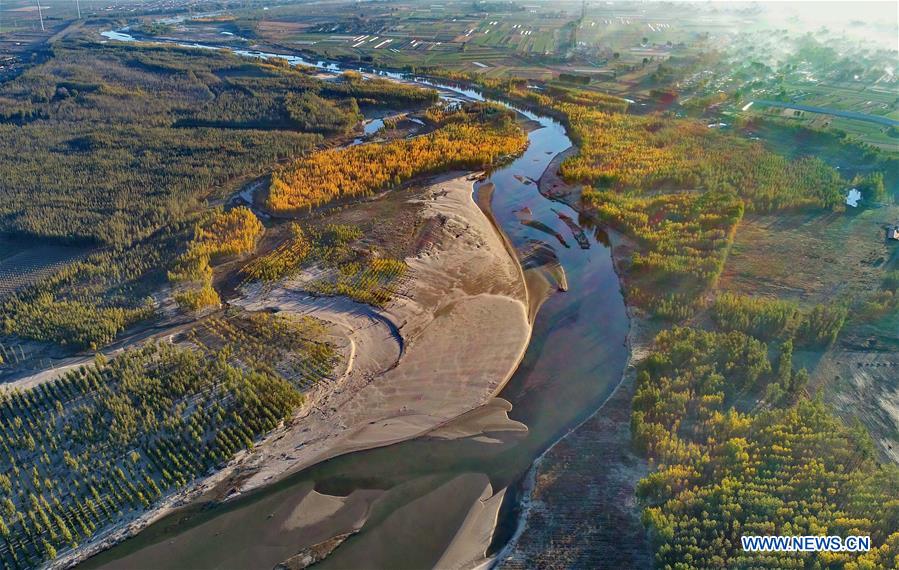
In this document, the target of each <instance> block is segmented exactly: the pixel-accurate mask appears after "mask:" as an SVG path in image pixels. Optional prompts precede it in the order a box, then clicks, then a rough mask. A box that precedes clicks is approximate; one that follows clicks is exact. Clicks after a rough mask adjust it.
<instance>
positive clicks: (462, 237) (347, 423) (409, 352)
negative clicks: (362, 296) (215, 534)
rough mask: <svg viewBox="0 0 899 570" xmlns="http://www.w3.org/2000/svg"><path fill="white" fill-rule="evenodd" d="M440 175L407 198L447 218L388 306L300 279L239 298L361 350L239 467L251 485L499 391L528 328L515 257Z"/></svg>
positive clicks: (242, 483) (241, 485)
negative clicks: (314, 324)
mask: <svg viewBox="0 0 899 570" xmlns="http://www.w3.org/2000/svg"><path fill="white" fill-rule="evenodd" d="M472 184H473V182H472V181H471V180H470V177H468V176H465V175H463V176H459V175H458V174H456V175H452V176H445V177H442V178H440V179H438V180H437V181H435V182H434V183H433V184H432V185H431V186H430V187H429V188H428V189H427V190H426V191H425V193H424V194H423V196H421V197H418V198H412V200H414V201H416V202H419V203H420V204H422V205H423V206H424V216H425V217H426V218H437V219H438V220H440V225H439V231H438V232H437V233H438V235H437V237H436V239H435V240H434V241H433V245H432V246H431V247H430V248H429V249H428V250H426V251H423V252H421V253H419V254H418V255H416V256H415V257H411V258H408V259H407V260H406V262H407V264H408V265H409V268H410V273H411V275H412V279H411V281H410V285H409V287H408V290H407V291H405V294H404V295H403V296H402V297H400V298H398V299H397V300H396V301H395V302H394V303H393V304H391V305H390V306H389V307H388V308H387V309H385V310H382V311H375V310H374V309H372V308H370V307H367V306H364V305H359V304H358V303H353V302H352V301H348V300H346V299H332V298H314V297H309V296H307V295H305V294H304V293H302V292H300V291H299V288H300V287H301V286H302V283H301V282H295V283H286V284H284V286H283V287H278V288H275V289H271V290H263V289H262V288H255V289H252V290H248V291H247V295H246V297H245V298H243V299H242V300H240V301H238V302H237V303H236V304H240V305H243V306H244V307H245V308H247V309H250V310H260V309H267V308H277V309H280V310H281V311H284V312H287V313H300V314H310V315H314V316H315V317H317V318H319V319H322V320H324V321H326V322H330V323H332V324H333V325H334V326H335V327H336V328H338V329H343V330H344V331H345V333H346V337H347V340H348V343H349V344H350V345H351V346H353V347H354V351H353V353H354V356H353V358H352V359H351V362H350V364H349V366H348V371H347V373H346V374H345V377H344V378H343V380H342V382H340V385H339V386H337V387H336V389H333V390H330V391H328V393H325V394H320V395H318V396H316V397H313V398H312V399H313V400H314V401H313V404H312V405H311V406H309V407H308V408H307V409H305V410H304V411H303V413H302V414H301V416H300V417H297V418H295V420H294V421H293V422H292V423H291V424H290V425H289V426H286V427H285V428H283V429H280V430H277V431H276V432H275V433H273V434H271V435H270V436H269V437H268V438H266V441H265V442H263V443H262V444H260V445H258V446H257V447H256V449H255V450H254V451H253V452H252V453H251V454H249V455H248V456H247V457H245V458H244V459H243V460H242V461H240V462H239V465H237V466H236V467H237V469H235V471H236V472H239V474H240V480H239V481H235V489H237V490H238V491H245V490H249V489H252V488H255V487H258V486H260V485H263V484H266V483H269V482H271V481H272V480H274V479H277V478H279V477H281V476H283V475H285V474H287V473H292V472H295V471H297V470H299V469H302V468H304V467H307V466H309V465H312V464H314V463H318V462H320V461H323V460H325V459H328V458H331V457H335V456H337V455H341V454H344V453H348V452H351V451H357V450H361V449H367V448H371V447H377V446H382V445H387V444H390V443H395V442H398V441H402V440H405V439H409V438H412V437H415V436H417V435H421V434H423V433H425V432H427V431H429V430H431V429H434V428H436V427H438V426H440V425H441V424H443V423H445V422H447V421H449V420H451V419H453V418H455V417H457V416H459V415H461V414H464V413H465V412H468V411H469V410H472V409H473V408H476V407H478V406H480V405H482V404H484V403H486V402H488V401H489V400H490V399H491V398H492V397H493V396H495V395H496V394H497V393H498V392H499V391H500V390H501V389H502V387H503V386H504V385H505V383H506V381H508V379H509V377H510V376H511V375H512V373H513V372H514V371H515V368H516V367H517V366H518V363H519V361H520V360H521V358H522V357H523V355H524V351H525V349H526V348H527V344H528V340H529V338H530V333H531V324H530V322H529V320H528V311H527V300H528V299H527V289H526V287H525V283H524V277H523V274H522V271H521V268H520V267H519V265H518V263H517V261H516V260H515V259H514V258H513V257H512V256H511V255H510V252H509V251H508V250H507V249H506V247H505V244H504V243H503V240H502V237H501V236H500V234H499V233H498V232H497V231H496V230H495V228H494V227H493V226H492V225H491V224H490V223H489V221H488V220H487V218H486V217H485V216H484V214H483V213H482V212H481V210H480V209H479V208H478V207H477V205H476V204H475V203H474V201H473V200H472V198H471V193H472Z"/></svg>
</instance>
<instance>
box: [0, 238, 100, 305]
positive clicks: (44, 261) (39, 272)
mask: <svg viewBox="0 0 899 570" xmlns="http://www.w3.org/2000/svg"><path fill="white" fill-rule="evenodd" d="M89 251H90V248H85V247H78V246H64V245H51V244H48V245H33V244H27V245H26V244H23V243H21V242H16V241H13V240H8V239H4V238H0V299H2V298H3V297H5V296H7V295H9V294H11V293H15V292H16V291H18V290H20V289H22V288H24V287H26V286H28V285H31V284H33V283H36V282H37V281H39V280H40V279H42V278H44V277H48V276H50V275H51V274H53V273H55V272H56V271H58V270H59V269H61V268H62V267H64V266H65V265H68V264H69V263H71V262H73V261H76V260H78V259H80V258H82V257H83V256H85V255H86V254H87V253H88V252H89Z"/></svg>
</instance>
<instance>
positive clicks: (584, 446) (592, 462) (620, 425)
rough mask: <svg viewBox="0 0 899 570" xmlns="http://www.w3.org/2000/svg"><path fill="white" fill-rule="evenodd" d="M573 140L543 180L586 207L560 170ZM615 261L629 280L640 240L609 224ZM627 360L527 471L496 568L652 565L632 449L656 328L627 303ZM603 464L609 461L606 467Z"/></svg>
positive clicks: (639, 468)
mask: <svg viewBox="0 0 899 570" xmlns="http://www.w3.org/2000/svg"><path fill="white" fill-rule="evenodd" d="M577 150H578V149H577V148H576V147H571V148H570V149H568V150H567V151H565V152H564V153H560V154H559V155H557V156H556V157H555V158H554V159H553V161H552V162H551V163H550V165H549V166H548V167H547V169H546V171H545V172H544V174H543V176H541V177H540V180H539V189H540V192H541V194H543V195H544V196H546V197H548V198H550V199H553V200H558V201H561V202H563V203H565V204H567V205H569V206H570V207H571V208H573V209H575V210H578V211H581V207H580V206H581V205H580V191H581V188H580V187H579V186H573V185H569V184H567V183H566V182H565V181H564V180H563V179H562V178H561V177H560V176H559V174H558V170H559V166H560V165H561V163H562V161H564V160H565V158H567V157H568V156H571V155H574V154H576V153H577ZM607 235H608V239H609V242H610V243H609V245H610V248H611V251H612V261H613V264H614V267H615V273H616V274H617V275H618V279H619V283H620V284H621V286H622V287H623V283H624V282H623V273H622V269H623V264H624V263H626V262H628V261H629V259H630V255H631V252H632V250H633V247H634V244H632V243H631V242H630V240H629V239H628V238H627V237H626V236H623V235H622V234H620V233H618V232H615V231H607ZM626 310H627V315H628V320H629V329H628V333H627V337H626V348H627V353H628V360H627V365H626V367H625V370H624V373H623V374H622V377H621V381H620V383H619V384H618V385H617V386H616V387H615V389H614V391H613V392H612V393H611V395H610V396H609V397H608V399H607V400H606V401H605V402H603V404H602V405H601V406H599V408H598V409H597V410H596V411H595V412H594V413H593V414H592V415H591V416H590V417H588V418H587V419H586V420H584V421H583V422H582V423H580V424H579V425H577V426H575V427H573V428H572V429H571V430H569V431H568V433H567V434H565V435H564V436H563V437H561V438H560V439H559V440H558V441H556V443H554V444H553V445H552V446H550V447H549V448H548V449H547V450H546V451H545V452H544V453H543V454H542V455H541V456H540V457H539V458H537V460H536V461H535V462H534V464H533V466H532V467H531V469H530V471H529V472H528V474H527V475H526V477H525V481H524V485H523V487H524V488H523V490H522V496H523V498H522V501H521V507H520V514H519V520H518V526H517V529H516V531H515V533H514V535H513V537H512V539H511V540H510V541H509V543H508V544H507V545H506V546H505V547H504V548H503V549H502V550H501V551H500V552H499V553H498V554H497V555H496V556H495V557H494V561H495V563H496V564H495V567H497V568H509V569H516V570H517V569H525V568H533V567H546V566H559V565H564V566H566V567H589V568H651V567H652V560H653V558H652V553H651V550H650V545H649V542H648V540H647V535H646V531H645V529H644V527H643V524H642V521H641V516H642V509H641V508H640V506H639V504H638V503H637V498H636V485H637V482H638V481H639V480H640V479H641V478H642V477H644V476H645V475H647V474H648V472H649V470H648V465H647V462H646V460H645V459H644V458H643V457H641V456H639V454H637V453H635V452H634V451H633V449H632V443H631V441H632V439H631V429H630V416H631V401H632V400H633V395H634V384H635V380H636V370H637V365H638V364H639V363H640V362H641V361H642V360H643V359H644V358H646V356H647V355H648V354H649V351H650V347H651V343H652V339H653V338H654V336H655V334H656V332H657V331H656V330H655V327H654V326H653V325H652V323H651V322H650V320H649V318H648V317H647V316H646V315H644V314H643V313H642V311H640V310H639V309H636V308H635V307H633V306H631V305H626ZM599 466H601V468H599Z"/></svg>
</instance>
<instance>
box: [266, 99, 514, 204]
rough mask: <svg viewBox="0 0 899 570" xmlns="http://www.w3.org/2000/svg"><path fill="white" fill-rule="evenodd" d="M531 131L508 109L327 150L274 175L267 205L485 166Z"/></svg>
mask: <svg viewBox="0 0 899 570" xmlns="http://www.w3.org/2000/svg"><path fill="white" fill-rule="evenodd" d="M526 144H527V137H526V136H525V135H524V133H523V132H522V131H521V129H519V128H518V127H517V126H516V125H515V124H514V122H513V120H512V118H511V116H510V115H509V114H508V113H499V112H497V113H495V114H494V116H493V118H492V120H491V121H490V122H488V123H479V124H476V123H471V122H469V123H451V124H448V125H446V126H444V127H442V128H440V129H438V130H436V131H434V132H432V133H430V134H427V135H423V136H419V137H415V138H412V139H408V140H395V141H390V142H387V143H382V144H366V145H357V146H352V147H348V148H344V149H336V150H326V151H322V152H317V153H315V154H312V155H310V156H308V157H305V158H302V159H300V160H298V161H296V162H294V163H293V164H291V165H290V166H288V167H286V168H284V169H281V170H279V171H277V172H275V173H274V174H273V175H272V182H271V186H270V187H269V191H268V196H267V198H266V202H265V203H266V207H267V208H268V209H270V210H271V211H272V212H275V213H278V214H291V213H297V212H299V211H302V210H308V209H311V208H313V207H315V206H319V205H321V204H326V203H328V202H331V201H332V200H335V199H338V198H351V197H358V196H371V195H373V194H375V193H377V192H380V191H382V190H386V189H388V188H390V187H393V186H398V185H400V184H402V183H404V182H407V181H409V180H411V179H412V178H415V177H417V176H424V175H428V174H435V173H437V172H444V171H447V170H453V169H465V170H474V169H479V168H487V167H489V166H492V165H494V164H496V163H497V162H499V161H501V160H503V159H506V158H508V157H511V156H514V155H517V154H519V153H520V152H521V151H522V150H523V149H524V147H525V145H526Z"/></svg>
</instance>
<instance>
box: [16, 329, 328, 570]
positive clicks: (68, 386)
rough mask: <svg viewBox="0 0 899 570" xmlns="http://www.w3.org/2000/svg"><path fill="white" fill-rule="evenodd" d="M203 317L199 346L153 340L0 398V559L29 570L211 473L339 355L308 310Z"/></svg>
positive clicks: (295, 401) (271, 423) (296, 400)
mask: <svg viewBox="0 0 899 570" xmlns="http://www.w3.org/2000/svg"><path fill="white" fill-rule="evenodd" d="M204 326H205V327H206V329H205V332H204V333H203V336H205V338H207V344H202V343H195V344H196V345H197V347H198V349H196V350H189V349H184V348H177V347H173V346H170V345H165V344H158V345H157V344H149V345H146V346H144V347H142V348H139V349H132V350H128V351H126V352H124V353H122V354H121V355H119V356H117V357H116V358H114V359H112V360H109V361H107V360H106V359H103V358H100V357H98V360H97V362H96V364H95V365H91V366H84V367H81V368H79V369H78V370H75V371H72V372H69V373H67V374H65V375H63V376H61V377H60V378H58V379H56V380H52V381H50V382H47V383H44V384H40V385H39V386H37V387H35V388H33V389H27V390H16V391H13V392H11V393H5V394H3V395H0V453H2V455H3V457H5V458H7V460H6V461H4V462H3V465H0V563H2V564H3V567H5V568H34V567H37V566H39V565H41V564H42V563H43V562H45V561H47V560H51V559H53V558H55V557H56V556H57V555H58V553H60V552H61V551H62V550H64V549H67V548H70V547H75V546H77V545H79V544H83V543H84V542H85V541H87V540H88V539H90V538H91V537H92V536H94V534H95V533H96V532H98V531H100V530H103V529H105V528H107V527H108V526H109V525H111V524H114V523H116V522H119V521H122V520H125V519H126V518H127V517H130V516H133V515H134V514H136V513H138V512H140V511H141V510H143V509H145V508H147V507H149V506H150V505H152V504H153V503H154V502H156V501H158V500H159V499H160V498H162V497H164V496H166V495H168V494H170V493H172V492H174V491H176V490H178V489H179V488H182V487H183V486H185V485H186V484H188V483H189V482H191V481H193V480H195V479H196V478H197V477H201V476H203V475H206V474H207V473H209V472H210V470H212V469H215V468H216V467H218V466H220V465H222V464H223V463H225V462H227V461H228V460H229V459H230V458H231V457H232V456H233V455H234V453H236V452H237V451H239V450H241V449H245V448H247V447H251V446H252V445H253V442H254V441H255V440H256V439H257V438H258V437H259V436H260V435H262V434H264V433H266V432H268V431H270V430H271V429H273V428H274V427H276V426H277V425H278V423H279V422H281V421H282V420H284V419H285V418H287V417H289V416H290V415H291V413H292V412H293V410H294V409H295V408H296V407H297V406H298V405H299V404H300V402H301V401H302V393H301V389H302V388H304V387H307V386H309V385H311V384H312V383H314V382H316V381H318V380H320V379H322V378H324V377H326V376H327V375H329V374H330V371H331V369H332V368H333V366H334V364H335V353H334V351H333V348H332V347H330V345H328V344H327V343H324V342H322V341H321V340H320V338H322V337H321V334H322V329H321V326H320V325H318V324H317V323H315V322H314V321H312V320H311V319H307V320H302V321H290V320H288V319H286V318H281V317H276V316H271V315H249V316H241V315H234V316H232V317H231V318H229V319H228V320H224V319H219V320H216V321H213V322H211V323H207V324H206V325H204ZM191 338H192V339H196V338H199V337H198V336H197V335H196V334H194V335H193V336H191ZM209 339H212V340H209Z"/></svg>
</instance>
